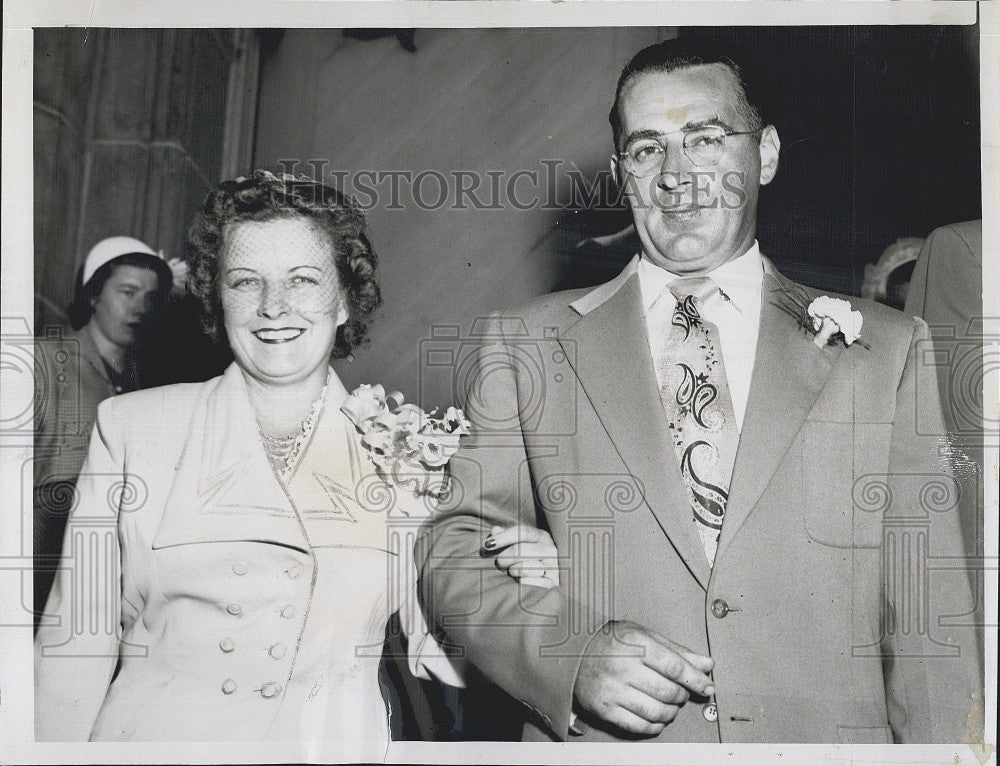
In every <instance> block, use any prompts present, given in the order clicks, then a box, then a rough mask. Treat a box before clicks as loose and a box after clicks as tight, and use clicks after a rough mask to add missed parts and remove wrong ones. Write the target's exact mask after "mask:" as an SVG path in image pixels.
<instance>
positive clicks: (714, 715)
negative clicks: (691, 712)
mask: <svg viewBox="0 0 1000 766" xmlns="http://www.w3.org/2000/svg"><path fill="white" fill-rule="evenodd" d="M701 714H702V715H703V716H704V717H705V720H706V721H709V722H711V723H715V722H716V721H718V720H719V708H717V707H716V706H715V703H714V702H709V703H708V704H707V705H705V707H703V708H702V709H701Z"/></svg>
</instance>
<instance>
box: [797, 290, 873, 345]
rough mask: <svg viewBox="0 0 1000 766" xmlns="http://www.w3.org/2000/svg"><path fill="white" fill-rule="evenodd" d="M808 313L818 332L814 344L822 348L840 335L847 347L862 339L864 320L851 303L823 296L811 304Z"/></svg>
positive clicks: (814, 328)
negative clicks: (835, 336)
mask: <svg viewBox="0 0 1000 766" xmlns="http://www.w3.org/2000/svg"><path fill="white" fill-rule="evenodd" d="M806 311H807V312H808V314H809V318H810V319H811V320H812V326H813V330H814V331H815V332H816V335H815V337H814V338H813V343H815V344H816V345H817V346H819V347H820V348H823V346H825V345H827V344H828V343H829V342H830V339H831V338H833V336H834V335H837V334H838V333H839V334H840V335H842V336H843V339H844V345H845V346H850V345H851V344H852V343H854V341H856V340H857V339H858V338H859V337H861V323H862V321H863V319H864V318H863V317H862V316H861V312H860V311H854V310H853V309H852V308H851V303H850V301H845V300H842V299H840V298H831V297H830V296H829V295H821V296H820V297H818V298H816V299H815V300H814V301H813V302H812V303H810V304H809V307H808V309H806Z"/></svg>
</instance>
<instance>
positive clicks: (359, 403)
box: [340, 385, 471, 497]
mask: <svg viewBox="0 0 1000 766" xmlns="http://www.w3.org/2000/svg"><path fill="white" fill-rule="evenodd" d="M340 409H341V410H342V411H343V413H344V414H345V415H346V416H347V417H348V418H349V419H350V420H351V422H352V423H354V425H355V427H356V428H357V429H358V431H359V432H360V433H361V443H362V444H363V445H364V446H365V447H366V448H367V449H368V457H369V458H371V461H372V462H373V463H374V464H375V466H376V468H377V469H378V471H379V474H380V475H381V476H382V479H383V480H384V481H385V482H386V483H388V484H393V485H396V486H398V487H407V488H409V487H410V486H411V485H412V486H413V488H414V492H416V493H417V494H430V495H434V496H435V497H438V496H440V495H441V494H442V493H443V491H444V489H445V488H446V486H447V479H446V478H445V469H444V466H445V465H446V464H447V463H448V461H449V460H450V459H451V456H452V455H454V454H455V453H456V452H457V451H458V447H459V440H460V439H461V437H462V436H466V435H468V433H469V428H470V427H471V425H470V423H469V421H468V420H467V419H466V417H465V414H464V413H463V412H462V410H460V409H457V408H455V407H449V408H448V409H447V410H446V411H445V414H444V415H443V416H442V417H435V412H436V410H435V411H433V412H430V413H427V412H424V411H423V410H422V409H420V408H419V407H417V406H416V405H415V404H404V403H403V395H402V394H400V393H398V392H395V391H394V392H393V393H391V394H389V395H388V396H387V395H386V393H385V389H384V388H382V386H369V385H362V386H358V388H356V389H355V390H354V392H353V393H352V394H351V395H350V396H349V397H347V399H346V400H345V401H344V403H343V404H342V405H341V407H340Z"/></svg>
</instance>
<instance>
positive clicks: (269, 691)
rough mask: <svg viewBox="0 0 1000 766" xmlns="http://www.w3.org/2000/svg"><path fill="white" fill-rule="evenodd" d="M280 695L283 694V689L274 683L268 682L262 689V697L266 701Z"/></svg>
mask: <svg viewBox="0 0 1000 766" xmlns="http://www.w3.org/2000/svg"><path fill="white" fill-rule="evenodd" d="M279 694H281V687H280V686H278V685H277V684H276V683H274V682H273V681H268V682H267V683H266V684H264V685H263V686H262V687H260V696H261V697H263V698H264V699H266V700H269V699H271V698H272V697H277V696H278V695H279Z"/></svg>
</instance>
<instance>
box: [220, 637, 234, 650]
mask: <svg viewBox="0 0 1000 766" xmlns="http://www.w3.org/2000/svg"><path fill="white" fill-rule="evenodd" d="M219 648H220V649H221V650H222V651H224V652H225V653H226V654H229V653H230V652H232V651H235V649H236V642H235V641H233V639H231V638H224V639H222V640H221V641H220V642H219Z"/></svg>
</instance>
